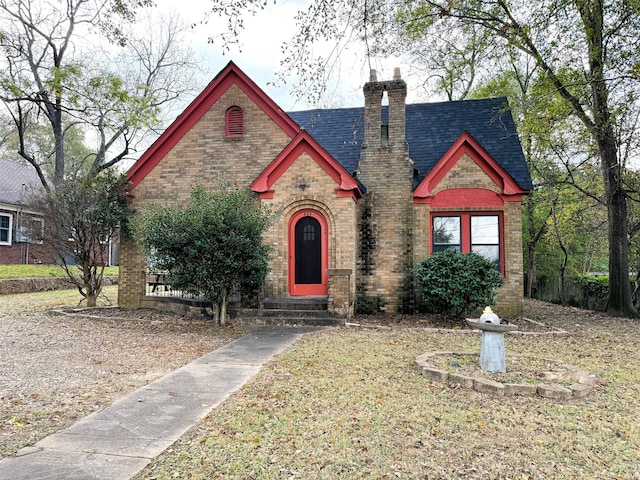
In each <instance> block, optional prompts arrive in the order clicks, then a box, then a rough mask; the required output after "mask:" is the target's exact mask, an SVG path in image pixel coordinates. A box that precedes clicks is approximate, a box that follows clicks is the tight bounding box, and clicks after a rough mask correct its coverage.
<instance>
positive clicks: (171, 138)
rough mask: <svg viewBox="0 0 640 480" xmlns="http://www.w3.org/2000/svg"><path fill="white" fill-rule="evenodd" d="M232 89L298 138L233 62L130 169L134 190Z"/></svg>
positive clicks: (295, 127) (295, 129) (289, 122)
mask: <svg viewBox="0 0 640 480" xmlns="http://www.w3.org/2000/svg"><path fill="white" fill-rule="evenodd" d="M232 87H236V88H238V89H240V90H241V91H242V92H243V93H244V94H246V96H248V97H249V98H250V99H251V100H252V101H253V102H254V103H255V104H256V105H257V106H258V107H259V108H260V109H261V110H262V111H263V112H265V114H266V115H268V116H269V117H270V118H271V119H272V120H273V121H274V122H275V123H276V124H277V125H278V126H279V128H280V129H281V130H282V131H283V132H285V134H286V135H288V136H289V138H292V137H294V136H295V135H296V134H297V132H298V131H299V129H300V127H299V126H298V125H297V124H296V123H295V122H294V121H293V120H292V119H291V118H290V117H289V116H288V115H287V114H285V113H284V112H283V111H282V110H281V109H280V108H279V107H278V105H276V103H275V102H274V101H273V100H271V99H270V98H269V97H268V96H267V94H266V93H264V91H262V89H260V88H259V87H258V86H257V85H256V84H255V83H254V82H253V81H252V80H251V79H250V78H249V77H248V76H247V75H246V74H245V73H244V72H242V70H240V69H239V68H238V67H237V66H236V65H235V64H234V63H233V62H229V63H228V64H227V66H226V67H225V68H224V69H223V70H222V71H221V72H220V73H219V74H218V75H217V76H216V77H215V78H214V79H213V80H212V81H211V82H210V83H209V85H207V87H206V88H205V89H204V90H203V91H202V92H201V93H200V95H198V96H197V97H196V98H195V99H194V100H193V102H191V104H189V106H188V107H187V108H186V109H185V110H184V112H182V113H181V114H180V115H179V116H178V117H177V118H176V119H175V120H174V122H173V123H172V124H171V125H170V126H169V127H168V128H167V129H166V130H165V131H164V133H163V134H162V135H161V136H160V137H159V138H158V139H157V140H156V141H155V142H154V143H153V144H152V145H151V147H149V149H147V151H145V152H144V153H143V154H142V156H141V157H140V158H139V159H138V161H137V162H136V163H135V164H134V165H133V166H132V167H131V168H130V169H129V174H128V175H129V180H130V182H131V188H132V189H133V188H135V187H136V186H137V185H138V184H139V183H140V182H141V181H142V179H144V178H145V176H146V175H147V174H148V173H149V172H150V171H151V170H152V169H153V168H154V167H155V166H156V165H157V164H158V163H159V162H160V161H161V160H162V159H163V158H164V157H165V155H167V153H168V152H169V151H171V149H172V148H174V147H175V146H176V144H178V142H179V141H180V140H181V139H182V138H183V137H184V136H185V135H186V134H187V133H188V132H189V131H190V130H191V129H192V128H193V127H194V125H196V123H197V122H198V121H200V119H201V118H202V117H203V116H204V115H205V114H206V113H207V112H208V111H209V109H210V108H211V107H212V106H213V105H214V104H215V103H216V102H217V101H218V100H219V99H220V98H221V97H222V96H223V95H224V94H225V93H226V92H228V91H229V90H230V89H231V88H232Z"/></svg>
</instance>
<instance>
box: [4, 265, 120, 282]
mask: <svg viewBox="0 0 640 480" xmlns="http://www.w3.org/2000/svg"><path fill="white" fill-rule="evenodd" d="M104 274H105V275H118V267H105V269H104ZM66 276H67V273H66V272H65V271H64V269H63V268H62V267H60V266H58V265H0V279H2V278H19V277H66Z"/></svg>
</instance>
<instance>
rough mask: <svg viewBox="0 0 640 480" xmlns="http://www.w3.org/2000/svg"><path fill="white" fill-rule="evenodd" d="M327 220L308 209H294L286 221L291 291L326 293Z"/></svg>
mask: <svg viewBox="0 0 640 480" xmlns="http://www.w3.org/2000/svg"><path fill="white" fill-rule="evenodd" d="M327 250H328V249H327V222H326V220H325V218H324V216H323V215H322V214H321V213H320V212H318V211H316V210H311V209H305V210H301V211H299V212H296V213H295V214H294V215H293V217H291V222H290V224H289V291H290V293H291V295H326V294H327Z"/></svg>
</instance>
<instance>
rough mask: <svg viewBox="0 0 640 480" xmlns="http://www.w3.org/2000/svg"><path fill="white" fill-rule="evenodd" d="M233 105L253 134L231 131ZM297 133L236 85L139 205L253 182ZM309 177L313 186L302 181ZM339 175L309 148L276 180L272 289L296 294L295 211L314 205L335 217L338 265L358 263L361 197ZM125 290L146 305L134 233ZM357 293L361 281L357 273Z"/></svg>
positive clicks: (124, 301) (158, 170)
mask: <svg viewBox="0 0 640 480" xmlns="http://www.w3.org/2000/svg"><path fill="white" fill-rule="evenodd" d="M232 105H238V106H240V107H241V108H242V109H243V111H244V120H245V135H244V136H243V137H240V138H231V139H230V138H226V137H225V112H226V110H227V108H229V107H230V106H232ZM290 140H291V139H290V138H289V136H288V135H286V134H285V133H284V132H282V130H281V129H280V128H279V127H278V126H277V124H276V123H275V122H274V121H273V120H272V119H271V118H270V117H269V116H268V115H266V114H265V113H264V112H263V110H262V109H261V108H259V107H258V106H257V105H256V104H255V103H254V102H253V101H252V100H251V99H250V98H249V97H247V96H246V95H245V94H244V93H243V92H242V91H241V90H240V89H239V88H237V87H235V86H232V87H231V88H230V89H229V90H228V91H227V92H226V93H225V94H224V95H222V97H221V98H220V99H219V100H218V102H217V103H216V104H215V105H213V106H212V107H211V109H210V110H209V111H208V112H207V113H205V115H204V116H203V117H202V118H201V120H200V121H199V122H197V123H196V125H194V127H193V128H192V129H191V130H190V131H189V132H187V133H186V134H185V136H184V137H183V138H182V139H181V140H180V141H179V142H178V144H177V145H176V146H175V147H174V148H173V149H172V150H171V151H170V152H169V153H168V154H167V155H166V156H165V157H164V158H163V159H162V160H161V161H160V163H158V165H156V167H155V168H154V169H153V170H151V172H149V174H148V175H147V176H146V177H145V178H144V179H143V180H142V181H141V182H140V184H139V185H138V186H137V187H136V188H135V190H134V191H133V195H134V200H133V204H132V208H134V209H139V208H142V207H143V206H145V205H148V204H150V203H155V204H158V205H166V204H184V203H186V202H187V201H188V199H189V193H190V189H191V187H192V186H193V185H195V184H196V183H198V184H200V185H203V186H205V187H207V188H214V187H215V186H216V185H217V184H218V182H219V181H220V180H221V179H223V178H224V179H227V180H229V181H232V182H234V183H236V184H238V185H239V186H240V187H244V188H249V187H250V185H251V183H252V182H253V180H255V178H256V177H257V176H258V175H259V174H260V173H261V172H262V171H263V170H264V169H265V168H266V167H267V166H268V165H269V164H270V163H271V162H272V161H273V160H274V159H275V158H276V156H277V155H278V154H279V153H280V152H281V151H282V150H283V148H284V147H285V145H286V144H288V142H289V141H290ZM302 177H304V179H305V182H306V184H307V187H306V188H305V189H304V190H302V189H301V188H300V187H299V183H300V179H301V178H302ZM337 187H338V185H337V184H336V182H335V181H334V180H333V179H332V178H331V177H330V176H329V175H328V174H327V173H326V172H325V171H324V170H323V169H322V168H321V167H320V166H319V165H318V163H316V162H315V161H314V160H313V159H312V158H311V157H310V156H308V155H307V154H303V155H302V156H301V157H300V158H299V159H297V160H296V161H295V162H294V163H293V165H292V166H291V167H290V168H289V169H288V170H287V171H286V172H284V174H283V175H282V176H281V177H280V178H279V179H278V180H277V181H276V183H275V184H274V185H273V187H272V189H273V190H274V191H275V193H274V196H273V198H272V199H264V200H262V202H263V203H264V204H265V205H267V206H269V207H270V208H271V209H272V211H273V212H274V218H273V223H272V225H271V226H270V228H269V229H268V230H267V231H266V232H265V242H266V243H267V244H270V245H273V247H274V249H273V251H272V253H271V262H270V272H269V274H268V276H267V280H266V285H265V292H264V293H265V295H275V296H286V295H288V283H287V282H288V255H289V251H288V234H289V231H288V227H289V220H290V219H291V216H292V215H293V214H295V212H297V211H299V210H301V209H305V208H312V209H315V210H317V211H318V212H320V213H321V214H322V215H323V216H324V217H325V219H326V220H327V223H328V232H327V233H328V243H329V258H328V266H329V268H332V269H344V268H353V265H354V263H355V254H356V253H355V252H356V247H355V245H356V204H355V202H354V200H353V199H352V198H345V197H338V196H337V195H336V188H337ZM120 265H121V266H120V277H121V278H120V284H121V288H120V292H121V294H120V297H119V303H120V305H121V306H124V307H132V308H136V307H139V306H140V299H141V297H142V296H144V290H145V288H144V287H145V278H144V274H143V272H144V271H145V269H146V259H145V257H144V255H143V252H142V251H141V250H140V248H139V247H138V246H137V245H136V244H135V242H133V241H131V240H125V241H123V242H122V244H121V247H120ZM351 284H352V285H351V287H350V288H351V296H353V295H355V282H354V280H353V276H352V277H351Z"/></svg>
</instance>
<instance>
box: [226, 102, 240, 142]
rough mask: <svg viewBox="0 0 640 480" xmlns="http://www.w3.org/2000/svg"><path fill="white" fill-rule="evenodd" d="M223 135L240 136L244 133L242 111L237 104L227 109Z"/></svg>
mask: <svg viewBox="0 0 640 480" xmlns="http://www.w3.org/2000/svg"><path fill="white" fill-rule="evenodd" d="M225 135H226V136H227V137H242V136H243V135H244V112H243V111H242V109H241V108H240V107H238V106H233V107H229V108H228V109H227V113H226V131H225Z"/></svg>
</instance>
